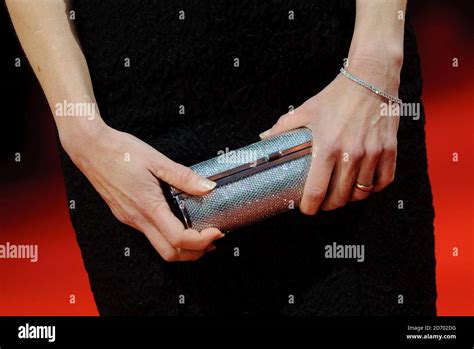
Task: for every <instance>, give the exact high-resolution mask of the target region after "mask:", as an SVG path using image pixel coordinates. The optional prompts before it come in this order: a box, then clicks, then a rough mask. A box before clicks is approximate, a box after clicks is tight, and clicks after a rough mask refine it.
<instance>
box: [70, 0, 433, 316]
mask: <svg viewBox="0 0 474 349" xmlns="http://www.w3.org/2000/svg"><path fill="white" fill-rule="evenodd" d="M73 9H74V10H75V11H76V21H75V24H76V27H77V30H78V34H79V38H80V41H81V45H82V47H83V50H84V53H85V56H86V58H87V62H88V65H89V69H90V73H91V76H92V80H93V85H94V91H95V95H96V98H97V101H98V104H99V108H100V111H101V115H102V117H103V118H104V119H105V121H106V122H107V123H108V124H109V125H110V126H111V127H114V128H116V129H118V130H121V131H126V132H129V133H131V134H133V135H135V136H137V137H139V138H140V139H142V140H144V141H145V142H147V143H149V144H150V145H152V146H153V147H155V148H156V149H158V150H159V151H160V152H162V153H164V154H165V155H167V156H168V157H170V158H171V159H173V160H175V161H177V162H180V163H183V164H185V165H191V164H194V163H196V162H199V161H202V160H205V159H207V158H210V157H213V156H216V152H217V151H218V150H220V149H225V148H226V147H229V148H230V149H235V148H238V147H241V146H244V145H247V144H249V143H251V142H254V141H256V140H258V133H259V132H261V131H263V130H266V129H268V128H269V127H270V126H271V125H272V124H273V123H274V122H275V120H276V119H277V118H278V117H279V116H280V115H282V114H284V113H285V112H286V111H287V110H288V106H290V105H294V106H298V105H299V104H301V103H302V102H304V101H305V100H306V99H308V98H309V97H311V96H313V95H315V94H316V93H317V92H319V91H320V90H321V89H323V88H324V87H325V86H326V85H327V84H328V83H329V82H331V80H333V79H334V77H335V76H336V74H338V70H339V68H340V66H341V65H342V63H343V58H344V57H346V55H347V53H348V49H349V45H350V40H351V36H352V31H353V26H354V18H355V3H354V1H335V0H326V1H309V0H308V1H300V0H298V1H297V0H275V1H257V0H252V1H251V0H238V1H237V0H231V1H218V0H212V1H202V0H199V1H191V0H189V1H188V0H181V1H177V0H156V1H130V0H113V1H112V0H108V1H92V0H76V1H75V2H74V3H73ZM292 18H294V19H292ZM127 59H129V61H128V60H127ZM236 59H238V61H237V60H236ZM128 62H129V63H130V66H129V67H127V65H128V64H127V63H128ZM236 63H238V64H236ZM236 65H238V67H236ZM421 90H422V82H421V75H420V62H419V57H418V54H417V48H416V42H415V37H414V34H413V32H412V29H411V27H410V26H409V25H407V28H406V35H405V63H404V66H403V70H402V79H401V88H400V97H401V98H402V99H403V101H405V102H420V96H421ZM180 106H184V110H185V113H184V114H182V113H180ZM181 110H182V109H181ZM398 138H399V156H398V164H397V175H396V180H395V182H394V183H393V184H392V185H391V186H390V187H388V188H387V189H386V190H384V191H383V192H381V193H378V194H373V195H371V196H370V198H369V199H368V200H365V201H361V202H356V203H350V204H348V205H347V206H345V207H344V208H341V209H338V210H335V211H330V212H321V213H318V214H317V215H316V216H312V217H308V216H304V215H302V214H301V213H299V212H297V210H294V211H292V212H290V213H287V214H283V215H280V216H277V217H275V218H272V219H270V220H267V221H264V222H261V223H259V224H255V225H253V226H251V227H248V228H245V229H242V230H239V231H235V232H232V233H230V234H229V235H228V236H227V237H226V238H224V239H222V240H219V241H218V243H217V246H218V248H217V250H216V251H214V252H212V253H210V254H208V255H207V256H205V257H204V258H202V259H201V260H199V261H197V262H194V263H192V262H190V263H166V262H164V261H163V260H162V259H161V257H160V256H159V255H158V253H157V252H156V251H155V250H154V249H153V247H152V246H151V245H150V243H149V242H148V240H147V239H146V238H145V236H144V235H143V234H141V233H139V232H137V231H135V230H134V229H132V228H130V227H128V226H126V225H123V224H121V223H120V222H119V221H117V220H116V219H115V218H114V216H113V215H112V213H111V212H110V210H109V208H108V207H107V205H106V204H105V203H104V201H103V200H102V199H101V198H100V196H99V195H98V194H97V193H96V191H95V190H94V189H93V187H92V186H91V184H90V183H89V182H88V181H87V179H86V178H85V177H84V175H83V174H82V173H81V172H80V171H79V170H78V169H77V168H76V167H75V166H74V165H73V164H72V162H71V161H70V159H69V158H68V157H67V155H66V154H65V153H64V152H63V151H62V150H61V153H62V161H63V168H64V173H65V179H66V185H67V193H68V197H69V199H74V200H75V201H76V208H75V210H71V218H72V223H73V226H74V229H75V231H76V233H77V239H78V242H79V245H80V247H81V250H82V256H83V258H84V262H85V266H86V269H87V272H88V274H89V278H90V282H91V287H92V291H93V293H94V297H95V300H96V303H97V306H98V309H99V311H100V313H101V314H103V315H116V314H122V315H133V314H146V315H151V314H160V315H165V314H166V315H216V314H223V313H227V314H229V313H239V314H250V315H251V314H256V313H267V314H268V313H271V314H277V313H278V314H288V315H388V314H409V315H413V314H422V315H433V314H435V313H436V308H435V301H436V288H435V258H434V237H433V214H434V213H433V206H432V196H431V190H430V184H429V179H428V175H427V159H426V149H425V134H424V114H423V113H422V117H421V119H420V120H413V119H412V118H409V117H402V118H401V124H400V130H399V133H398ZM333 242H337V243H338V244H363V245H365V261H364V262H362V263H359V262H357V261H356V260H353V259H326V258H325V257H324V255H325V249H324V247H325V246H326V245H328V244H332V243H333ZM127 247H128V248H130V256H126V255H125V253H124V251H125V248H127ZM236 248H238V256H235V252H236V251H237V250H236ZM182 296H184V298H183V297H182ZM183 300H184V304H183Z"/></svg>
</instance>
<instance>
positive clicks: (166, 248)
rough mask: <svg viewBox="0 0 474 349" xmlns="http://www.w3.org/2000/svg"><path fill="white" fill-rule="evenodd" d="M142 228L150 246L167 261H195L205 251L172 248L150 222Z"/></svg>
mask: <svg viewBox="0 0 474 349" xmlns="http://www.w3.org/2000/svg"><path fill="white" fill-rule="evenodd" d="M143 230H144V233H145V236H146V237H147V238H148V240H149V241H150V243H151V244H152V246H153V247H154V248H155V250H156V251H157V252H158V253H159V254H160V256H161V257H162V258H163V259H164V260H165V261H167V262H185V261H195V260H197V259H199V258H201V257H202V256H203V255H204V254H205V253H206V251H189V250H184V249H176V248H174V247H173V246H171V244H170V243H169V242H168V240H167V239H166V238H165V237H164V236H163V235H162V234H161V233H160V232H159V231H158V230H157V229H156V228H155V227H154V226H153V225H152V224H148V225H146V226H145V228H144V229H143Z"/></svg>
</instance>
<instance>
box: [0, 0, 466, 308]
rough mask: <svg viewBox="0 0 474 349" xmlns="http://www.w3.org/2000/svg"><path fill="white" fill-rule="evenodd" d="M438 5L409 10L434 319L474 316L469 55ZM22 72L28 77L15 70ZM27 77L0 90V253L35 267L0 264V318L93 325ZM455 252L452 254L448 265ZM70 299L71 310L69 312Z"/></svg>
mask: <svg viewBox="0 0 474 349" xmlns="http://www.w3.org/2000/svg"><path fill="white" fill-rule="evenodd" d="M447 3H448V2H444V3H442V2H437V1H433V2H430V7H429V8H424V7H422V6H415V7H414V8H413V11H414V23H415V28H416V31H417V34H418V43H419V48H420V54H421V58H422V67H423V77H424V93H423V101H424V104H425V108H426V116H427V125H426V131H427V145H428V159H429V173H430V177H431V183H432V187H433V195H434V205H435V210H436V218H435V237H436V258H437V269H436V275H437V288H438V302H437V307H438V314H439V315H474V281H473V276H474V254H473V249H474V248H473V237H472V233H473V218H472V217H473V202H472V195H473V185H472V176H473V174H474V173H473V164H472V155H473V154H472V149H473V142H472V131H473V121H472V102H473V101H472V98H473V96H474V87H473V84H472V81H473V80H472V72H471V69H472V67H471V66H470V62H472V61H473V58H474V54H473V53H474V52H473V49H472V47H473V46H472V42H471V38H470V29H471V28H470V25H469V21H470V18H468V17H465V16H464V15H463V11H462V10H461V9H459V8H456V7H455V6H449V7H448V6H447V5H446V4H447ZM467 3H469V2H467V1H466V2H464V4H467ZM469 13H472V12H469V11H467V16H468V15H469ZM20 52H21V51H20V49H19V48H18V47H16V48H15V49H13V50H12V52H9V53H7V54H6V56H5V57H4V58H5V62H6V64H10V65H11V64H12V61H13V60H14V57H19V56H21V53H20ZM453 58H458V60H459V67H457V68H455V67H453V66H452V60H453ZM21 69H24V70H25V71H28V69H29V68H27V67H26V64H24V68H21ZM30 75H31V72H29V71H28V73H26V74H25V75H22V77H21V78H18V79H16V78H15V77H14V78H13V80H12V79H10V80H9V79H3V80H2V84H1V91H0V92H4V91H6V90H7V89H8V90H9V91H11V90H12V88H17V90H16V91H20V90H21V91H22V93H25V96H24V97H25V98H24V102H23V103H22V102H18V101H17V100H15V101H8V100H5V102H4V103H2V105H5V103H7V104H8V103H10V104H12V103H14V102H15V103H17V105H15V106H14V108H16V111H17V112H18V109H20V113H19V115H20V114H21V115H23V118H22V119H21V120H14V121H13V123H12V124H10V125H9V126H11V127H9V130H6V131H5V132H12V133H14V134H16V135H18V139H20V140H18V139H17V141H16V142H15V141H14V142H13V143H9V147H7V148H6V149H7V151H6V152H5V154H6V155H7V156H6V158H5V159H3V161H2V177H3V179H2V182H1V188H2V189H1V196H0V197H1V199H2V200H1V202H2V209H1V220H0V243H1V244H4V243H5V242H6V241H9V242H10V243H15V244H22V243H25V244H38V245H39V261H38V262H37V263H30V262H29V261H26V260H0V315H97V314H98V312H97V309H96V306H95V303H94V300H93V297H92V293H91V291H90V288H89V282H88V278H87V274H86V272H85V270H84V266H83V262H82V259H81V254H80V250H79V248H78V246H77V243H76V240H75V234H74V231H73V229H72V227H71V223H70V221H69V216H68V211H67V201H66V195H65V191H64V183H63V178H62V174H61V170H60V167H59V160H58V156H57V153H56V148H55V147H56V146H55V131H54V125H53V122H52V117H51V116H50V112H49V109H48V108H47V106H46V104H45V101H44V97H43V95H42V93H41V91H40V90H39V87H38V85H37V83H35V82H32V81H33V78H32V77H31V76H30ZM25 76H26V77H25ZM18 86H20V87H19V88H18ZM25 86H27V88H25ZM18 103H20V104H21V105H18ZM17 151H19V152H21V155H22V162H20V163H16V162H14V153H16V152H17ZM454 152H456V153H458V154H459V161H458V162H453V161H452V154H453V153H454ZM454 247H457V248H458V249H459V256H457V257H455V256H453V253H452V252H453V248H454ZM71 295H74V296H75V304H71V303H70V296H71Z"/></svg>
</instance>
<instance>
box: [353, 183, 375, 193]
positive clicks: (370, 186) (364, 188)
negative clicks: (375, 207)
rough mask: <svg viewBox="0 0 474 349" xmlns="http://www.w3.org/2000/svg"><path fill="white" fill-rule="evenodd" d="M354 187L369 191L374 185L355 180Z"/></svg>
mask: <svg viewBox="0 0 474 349" xmlns="http://www.w3.org/2000/svg"><path fill="white" fill-rule="evenodd" d="M355 187H356V188H357V189H359V190H360V191H364V192H371V191H372V189H374V185H373V184H371V185H363V184H360V183H358V182H356V184H355Z"/></svg>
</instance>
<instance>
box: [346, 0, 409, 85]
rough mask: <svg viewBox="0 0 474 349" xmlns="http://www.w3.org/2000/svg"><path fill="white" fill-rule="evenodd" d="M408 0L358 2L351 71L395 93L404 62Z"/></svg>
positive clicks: (367, 0) (359, 0) (350, 57)
mask: <svg viewBox="0 0 474 349" xmlns="http://www.w3.org/2000/svg"><path fill="white" fill-rule="evenodd" d="M406 2H407V1H406V0H357V2H356V21H355V27H354V34H353V37H352V42H351V47H350V50H349V56H348V60H349V61H348V62H349V70H351V68H352V70H357V72H358V73H359V74H362V75H363V76H364V77H366V76H368V77H370V78H373V79H375V81H373V83H377V84H382V85H384V86H380V87H382V88H386V89H388V90H390V91H391V92H392V93H396V91H395V90H397V89H398V84H399V78H400V70H401V67H402V63H403V36H404V27H405V9H406Z"/></svg>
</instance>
